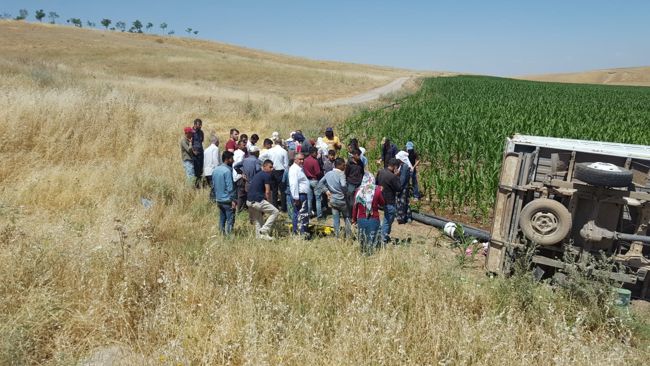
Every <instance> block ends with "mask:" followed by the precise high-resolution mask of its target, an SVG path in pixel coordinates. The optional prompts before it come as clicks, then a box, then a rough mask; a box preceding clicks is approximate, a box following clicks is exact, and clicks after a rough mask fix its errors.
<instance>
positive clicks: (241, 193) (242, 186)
mask: <svg viewBox="0 0 650 366" xmlns="http://www.w3.org/2000/svg"><path fill="white" fill-rule="evenodd" d="M235 187H236V189H237V212H241V211H242V210H243V209H244V208H245V207H246V196H247V195H246V182H245V181H244V178H239V180H238V181H236V182H235Z"/></svg>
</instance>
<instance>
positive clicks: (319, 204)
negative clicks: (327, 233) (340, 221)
mask: <svg viewBox="0 0 650 366" xmlns="http://www.w3.org/2000/svg"><path fill="white" fill-rule="evenodd" d="M317 186H318V181H317V180H310V181H309V188H310V189H309V193H307V202H309V213H310V214H311V213H312V212H314V203H313V201H314V200H315V201H316V217H321V216H322V215H323V192H321V191H320V189H316V187H317Z"/></svg>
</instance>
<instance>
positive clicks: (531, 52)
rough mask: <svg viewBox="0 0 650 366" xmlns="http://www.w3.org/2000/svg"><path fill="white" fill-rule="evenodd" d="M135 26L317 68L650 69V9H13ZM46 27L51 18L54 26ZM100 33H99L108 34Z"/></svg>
mask: <svg viewBox="0 0 650 366" xmlns="http://www.w3.org/2000/svg"><path fill="white" fill-rule="evenodd" d="M22 8H25V9H27V10H28V11H29V16H28V20H30V21H35V20H34V11H35V10H36V9H41V8H42V9H44V10H45V11H46V13H47V12H49V11H56V12H58V14H59V15H60V16H61V18H60V19H59V20H58V21H59V22H65V20H66V19H69V18H71V17H76V18H81V19H82V20H83V21H84V25H85V22H86V20H91V21H93V22H95V23H97V24H98V25H99V21H100V20H101V19H102V18H109V19H112V20H113V22H116V21H118V20H122V21H125V22H127V24H129V25H130V24H131V22H132V21H133V20H135V19H139V20H141V21H142V22H144V23H145V24H146V22H149V21H150V22H152V23H153V24H155V27H154V28H153V30H154V31H157V32H160V29H159V28H158V25H159V24H160V23H162V22H166V23H167V24H168V25H169V27H168V29H167V31H169V30H172V29H173V30H175V32H176V34H177V35H187V34H186V33H185V29H186V28H188V27H191V28H193V29H195V30H198V31H199V34H198V35H197V36H198V37H200V38H205V39H211V40H218V41H222V42H227V43H232V44H237V45H242V46H246V47H251V48H257V49H263V50H269V51H274V52H281V53H286V54H291V55H296V56H305V57H309V58H312V59H322V60H337V61H348V62H356V63H365V64H379V65H387V66H394V67H402V68H410V69H421V70H448V71H460V72H471V73H480V74H491V75H504V76H512V75H523V74H541V73H556V72H574V71H584V70H591V69H603V68H611V67H627V66H644V65H648V64H650V48H648V47H644V45H645V44H647V35H648V34H650V22H648V21H647V19H646V17H647V14H649V13H650V2H648V1H640V0H631V1H625V2H611V1H602V0H590V1H587V0H576V1H570V2H568V1H558V0H549V1H543V2H524V1H510V0H507V1H506V0H504V1H490V2H487V1H471V0H465V1H401V2H397V1H383V0H378V1H366V0H362V1H354V2H349V1H340V0H332V1H327V2H312V1H298V0H285V1H278V2H270V1H261V0H260V1H234V0H231V1H207V0H197V1H192V2H189V3H180V2H172V1H164V2H153V1H126V0H114V1H110V2H88V1H82V0H70V1H69V0H66V1H61V0H49V1H43V0H40V1H38V0H28V1H22V0H21V1H18V0H5V1H3V2H2V5H0V14H3V13H9V14H12V15H14V16H15V15H17V14H18V11H19V9H22ZM46 20H47V19H46ZM100 27H101V26H100Z"/></svg>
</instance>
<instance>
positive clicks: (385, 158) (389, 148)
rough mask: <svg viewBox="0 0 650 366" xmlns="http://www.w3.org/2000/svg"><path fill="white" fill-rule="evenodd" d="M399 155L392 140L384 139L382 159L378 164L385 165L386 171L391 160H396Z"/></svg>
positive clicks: (382, 142) (382, 141)
mask: <svg viewBox="0 0 650 366" xmlns="http://www.w3.org/2000/svg"><path fill="white" fill-rule="evenodd" d="M395 155H397V146H395V144H393V143H392V142H390V139H388V138H386V137H384V138H383V139H382V140H381V158H380V159H379V160H378V161H377V163H382V162H383V163H384V169H385V168H387V167H388V162H389V161H390V159H392V158H394V157H395Z"/></svg>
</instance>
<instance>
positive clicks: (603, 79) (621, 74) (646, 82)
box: [517, 66, 650, 86]
mask: <svg viewBox="0 0 650 366" xmlns="http://www.w3.org/2000/svg"><path fill="white" fill-rule="evenodd" d="M517 79H524V80H532V81H549V82H557V83H579V84H608V85H632V86H650V66H645V67H626V68H617V69H605V70H593V71H585V72H574V73H562V74H543V75H526V76H521V77H518V78H517Z"/></svg>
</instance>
